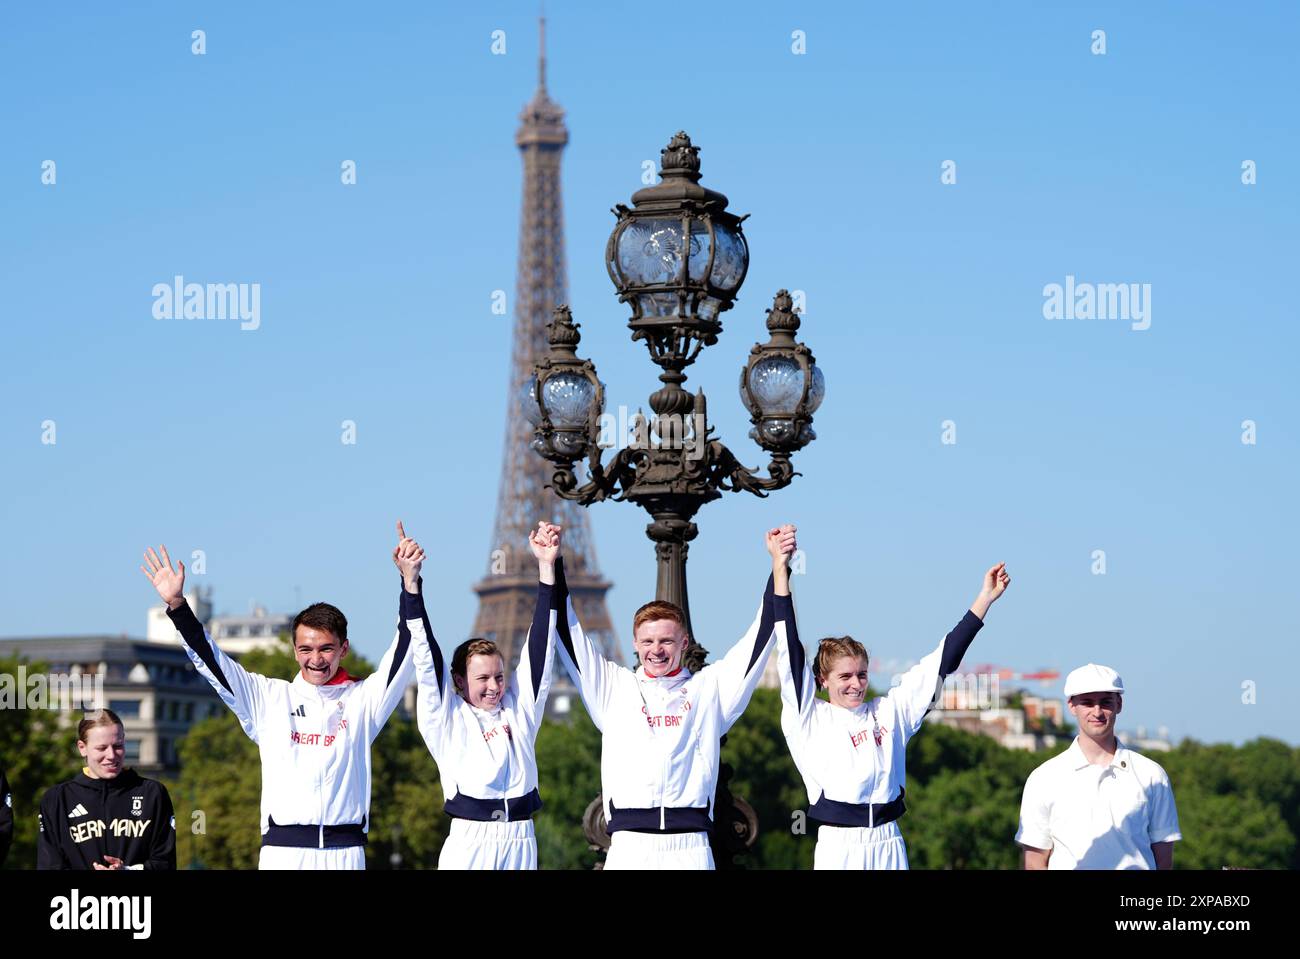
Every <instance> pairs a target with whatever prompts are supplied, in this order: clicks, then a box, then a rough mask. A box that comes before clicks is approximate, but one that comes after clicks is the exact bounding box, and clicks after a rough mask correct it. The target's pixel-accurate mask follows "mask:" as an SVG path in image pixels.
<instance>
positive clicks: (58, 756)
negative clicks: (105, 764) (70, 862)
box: [0, 656, 81, 869]
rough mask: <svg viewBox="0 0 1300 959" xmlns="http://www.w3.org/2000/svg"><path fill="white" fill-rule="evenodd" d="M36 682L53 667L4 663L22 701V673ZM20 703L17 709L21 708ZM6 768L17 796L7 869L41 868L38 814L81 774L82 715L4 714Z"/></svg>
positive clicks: (0, 664) (1, 734)
mask: <svg viewBox="0 0 1300 959" xmlns="http://www.w3.org/2000/svg"><path fill="white" fill-rule="evenodd" d="M20 665H21V666H24V667H26V669H25V676H26V677H28V678H30V677H32V676H37V675H41V674H46V673H48V672H49V664H47V663H44V662H40V661H28V660H27V659H26V658H19V657H14V656H5V657H0V677H7V678H6V679H3V680H0V681H3V682H5V683H6V684H12V685H11V691H12V693H13V695H14V696H15V697H16V696H17V683H18V679H19V675H18V667H19V666H20ZM16 702H17V700H16V698H15V705H16ZM0 716H2V717H3V721H0V765H2V766H3V767H4V770H5V775H6V776H7V777H8V778H9V788H10V789H11V790H13V816H14V841H13V846H12V847H10V849H9V857H8V858H7V859H6V860H5V868H6V869H35V868H36V837H37V832H38V829H37V820H36V817H37V813H38V812H39V811H40V803H41V797H42V796H43V795H44V794H45V790H47V789H49V788H50V787H51V786H53V785H55V784H56V783H60V782H63V781H64V780H67V779H71V778H72V777H73V776H75V775H76V774H77V770H79V769H80V768H81V757H80V756H79V755H78V754H77V730H76V721H77V720H80V718H81V712H80V711H79V710H78V711H76V712H74V713H71V714H70V713H69V712H67V711H60V710H58V709H17V708H0Z"/></svg>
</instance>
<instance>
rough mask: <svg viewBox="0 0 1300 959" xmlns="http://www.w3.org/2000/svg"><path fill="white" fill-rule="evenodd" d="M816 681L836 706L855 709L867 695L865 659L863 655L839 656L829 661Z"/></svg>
mask: <svg viewBox="0 0 1300 959" xmlns="http://www.w3.org/2000/svg"><path fill="white" fill-rule="evenodd" d="M818 682H820V683H821V684H822V686H824V687H825V689H826V695H827V696H828V697H829V698H830V701H831V702H832V703H834V704H835V705H836V706H843V707H844V708H845V709H857V708H858V707H859V706H861V705H862V700H863V699H864V698H865V697H866V695H867V660H866V658H865V657H863V656H840V657H839V658H837V659H835V660H833V661H832V662H831V665H830V668H829V669H827V671H826V673H825V675H822V676H819V677H818Z"/></svg>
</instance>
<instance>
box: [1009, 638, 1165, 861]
mask: <svg viewBox="0 0 1300 959" xmlns="http://www.w3.org/2000/svg"><path fill="white" fill-rule="evenodd" d="M1065 696H1066V700H1067V701H1068V703H1069V706H1070V712H1071V713H1073V714H1074V718H1075V720H1076V721H1077V722H1078V724H1079V735H1078V736H1077V737H1075V740H1074V742H1073V743H1071V744H1070V748H1069V749H1067V750H1066V751H1065V752H1063V753H1061V754H1060V755H1059V756H1054V757H1052V758H1051V759H1049V760H1048V761H1047V762H1045V763H1043V764H1042V765H1041V766H1039V767H1038V768H1037V769H1035V770H1034V771H1033V772H1032V773H1030V774H1029V779H1028V780H1027V781H1026V782H1025V793H1024V797H1023V799H1022V801H1021V804H1020V828H1019V829H1018V830H1017V831H1016V842H1018V843H1020V845H1021V846H1023V847H1024V853H1025V855H1024V866H1025V868H1026V869H1172V868H1173V864H1174V843H1175V842H1176V841H1178V840H1179V839H1182V838H1183V837H1182V834H1181V833H1180V832H1179V831H1178V810H1177V809H1176V808H1175V807H1174V791H1173V788H1172V787H1171V786H1170V784H1169V777H1168V776H1167V775H1166V774H1165V771H1164V770H1163V769H1162V768H1160V764H1159V763H1156V762H1154V761H1152V760H1150V759H1148V758H1147V757H1145V756H1142V755H1139V754H1138V753H1135V752H1133V751H1132V750H1131V749H1128V748H1127V747H1126V746H1125V745H1124V744H1123V743H1121V742H1120V741H1119V739H1118V738H1116V736H1115V718H1116V717H1117V716H1118V715H1119V713H1120V711H1121V710H1122V709H1123V708H1124V682H1123V680H1121V679H1120V677H1119V674H1118V673H1116V672H1115V670H1113V669H1111V668H1110V667H1108V666H1098V665H1096V664H1095V663H1089V664H1088V665H1087V666H1080V667H1079V668H1078V669H1076V670H1075V671H1074V672H1072V673H1070V675H1069V676H1067V677H1066V678H1065Z"/></svg>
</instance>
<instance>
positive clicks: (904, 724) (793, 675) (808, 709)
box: [776, 596, 984, 827]
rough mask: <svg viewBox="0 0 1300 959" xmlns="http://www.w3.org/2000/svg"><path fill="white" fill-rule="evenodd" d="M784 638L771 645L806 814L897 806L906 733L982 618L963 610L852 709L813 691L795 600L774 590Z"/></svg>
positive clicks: (836, 817) (874, 819)
mask: <svg viewBox="0 0 1300 959" xmlns="http://www.w3.org/2000/svg"><path fill="white" fill-rule="evenodd" d="M776 609H777V619H778V621H779V622H784V623H785V624H786V625H785V629H784V630H783V633H784V641H783V642H781V641H779V642H778V645H777V667H778V669H779V671H780V674H781V731H782V732H783V733H785V739H786V743H787V744H788V745H789V747H790V754H791V756H793V757H794V763H795V766H796V767H798V769H799V773H800V775H801V776H803V781H804V786H805V787H806V788H807V790H808V802H809V803H810V804H811V805H810V807H809V809H808V817H809V818H810V819H813V820H816V821H818V822H821V823H826V824H827V825H833V826H851V827H857V826H875V825H878V824H879V823H880V822H881V817H882V816H883V817H884V821H886V822H889V821H892V820H894V819H897V818H898V816H901V815H902V813H903V811H904V805H903V788H904V785H905V782H906V768H905V759H906V756H907V741H908V740H909V739H911V738H912V736H913V735H914V734H915V733H916V731H917V730H918V729H920V728H921V721H922V720H923V719H924V718H925V714H926V713H927V712H929V710H930V707H931V705H932V703H933V702H934V700H935V698H936V696H937V695H938V692H939V690H940V689H941V688H942V687H943V681H944V679H945V678H946V677H947V676H948V674H949V673H951V672H953V671H954V670H955V669H956V668H957V667H958V665H960V663H961V658H962V656H963V655H965V653H966V648H967V647H968V646H969V645H970V644H971V641H972V640H973V639H974V638H975V634H976V633H977V632H979V630H980V627H982V626H983V625H984V623H983V621H982V620H981V619H980V618H979V617H978V616H976V615H975V614H974V613H972V612H970V611H969V610H968V611H967V612H966V615H965V616H964V617H962V620H961V622H959V623H958V624H957V625H956V626H955V627H953V629H952V631H951V632H950V633H948V635H947V636H945V637H944V638H943V639H942V640H941V641H940V642H939V646H938V648H937V649H935V650H934V652H932V653H930V654H929V655H928V656H926V657H925V658H924V659H922V660H921V661H920V662H919V663H917V664H916V665H915V666H913V667H912V668H911V669H909V670H908V671H907V672H906V673H904V674H903V679H902V682H900V683H899V684H898V685H897V686H895V687H893V688H892V689H890V690H889V692H888V693H886V694H885V695H884V696H878V697H876V698H875V699H873V700H871V701H870V702H866V703H863V704H862V705H861V706H859V707H857V708H856V709H845V708H844V707H843V706H836V705H834V704H832V703H829V702H827V701H826V700H823V699H818V698H817V697H816V692H817V684H816V681H815V680H814V678H813V670H812V663H811V662H809V660H808V658H807V656H806V655H805V653H804V648H803V646H802V645H801V644H800V642H799V630H798V627H797V626H796V625H795V618H794V604H793V602H792V601H791V600H790V599H788V598H787V597H784V596H778V597H776Z"/></svg>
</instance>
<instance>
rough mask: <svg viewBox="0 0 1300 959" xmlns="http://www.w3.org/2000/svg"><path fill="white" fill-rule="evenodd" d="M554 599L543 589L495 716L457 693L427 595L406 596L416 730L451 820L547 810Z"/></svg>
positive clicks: (510, 817)
mask: <svg viewBox="0 0 1300 959" xmlns="http://www.w3.org/2000/svg"><path fill="white" fill-rule="evenodd" d="M553 603H554V593H553V591H552V588H551V587H550V586H545V585H541V584H539V588H538V594H537V608H536V610H535V611H534V614H533V623H532V626H531V628H530V629H529V631H528V641H527V642H526V643H525V644H524V648H523V649H522V650H521V652H520V654H519V666H518V668H517V669H516V670H515V671H514V673H513V675H512V676H511V677H510V682H509V684H508V686H507V689H506V692H505V694H504V695H503V696H502V697H501V701H500V703H499V705H498V708H497V710H496V712H495V713H490V712H488V711H486V710H483V709H477V708H475V707H473V706H471V705H470V704H469V703H467V702H466V701H465V700H464V699H462V698H461V697H460V695H459V694H458V693H457V692H456V689H455V687H454V686H453V685H452V679H451V664H450V663H448V662H446V661H445V660H444V658H443V655H442V650H441V649H439V648H438V642H437V640H436V639H435V638H434V635H433V629H432V627H430V625H429V617H428V614H427V613H426V612H425V609H424V598H423V596H422V595H412V594H411V593H406V592H404V593H403V594H402V620H403V622H404V623H405V626H406V628H407V629H409V630H410V632H411V636H412V642H413V643H414V647H415V652H414V655H415V672H416V677H417V679H418V681H419V684H420V688H419V695H418V698H417V699H416V714H415V715H416V722H417V723H418V725H419V727H420V734H421V735H422V736H423V737H424V742H425V745H427V746H428V747H429V752H430V753H432V754H433V759H434V761H435V762H436V763H437V764H438V775H439V776H440V777H441V779H442V791H443V795H444V796H446V797H447V798H446V810H447V814H448V815H450V816H453V817H455V818H457V819H470V820H475V821H478V822H514V821H516V820H519V819H527V818H529V817H530V816H531V815H532V814H533V813H534V812H536V811H537V810H538V809H541V808H542V800H541V797H540V795H539V794H538V791H537V755H536V753H535V751H534V742H535V740H536V738H537V730H538V728H539V727H540V726H541V722H542V717H543V716H544V714H545V712H546V697H547V694H548V692H549V691H550V688H551V663H552V659H553V657H552V656H551V649H552V648H553V643H552V642H551V636H552V635H554V628H553V624H554V620H555V617H556V615H557V613H556V611H555V609H553V608H552V607H553Z"/></svg>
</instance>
